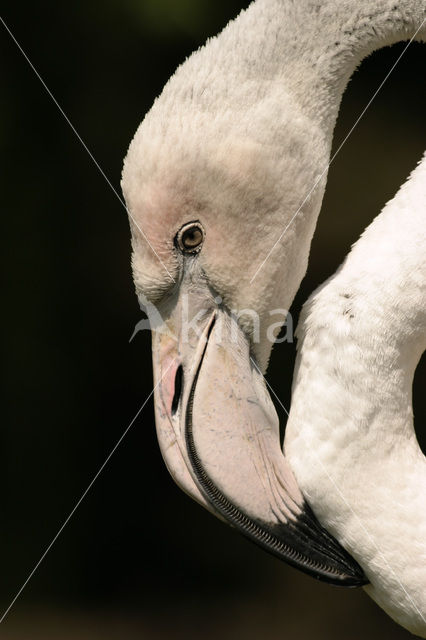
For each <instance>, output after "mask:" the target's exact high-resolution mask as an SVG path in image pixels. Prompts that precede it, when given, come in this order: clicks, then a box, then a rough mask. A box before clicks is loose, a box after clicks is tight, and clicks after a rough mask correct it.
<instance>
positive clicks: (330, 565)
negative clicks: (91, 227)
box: [153, 278, 366, 586]
mask: <svg viewBox="0 0 426 640" xmlns="http://www.w3.org/2000/svg"><path fill="white" fill-rule="evenodd" d="M215 300H216V299H215V298H214V292H213V293H212V291H211V289H210V288H209V287H208V284H206V282H205V280H204V283H201V284H199V283H194V281H193V280H191V281H189V280H186V279H185V278H184V279H183V280H182V282H181V284H180V287H179V291H178V292H177V293H175V296H174V298H173V299H171V300H169V302H168V305H167V309H166V310H165V314H164V317H165V320H164V324H163V325H162V326H161V327H159V329H158V330H157V331H155V332H154V335H153V365H154V380H155V411H156V427H157V435H158V440H159V443H160V448H161V451H162V455H163V458H164V460H165V463H166V465H167V467H168V469H169V471H170V473H171V475H172V476H173V478H174V480H175V481H176V482H177V484H178V485H179V486H180V487H181V488H182V489H183V490H184V491H185V492H186V493H188V494H189V495H190V496H191V497H192V498H194V499H195V500H197V501H198V502H199V503H200V504H202V505H203V506H204V507H205V508H207V509H209V510H210V511H211V512H213V513H214V514H215V515H217V516H218V517H219V518H221V519H223V520H225V521H227V522H228V523H229V524H231V525H232V526H234V527H236V528H237V529H239V530H240V531H241V532H242V533H243V534H244V535H245V536H246V537H248V538H249V539H251V540H252V541H253V542H255V543H257V544H258V545H260V546H261V547H263V548H264V549H266V550H267V551H269V552H271V553H273V554H274V555H276V556H278V557H279V558H281V559H283V560H285V561H286V562H288V563H289V564H291V565H293V566H295V567H297V568H299V569H301V570H302V571H304V572H306V573H309V574H310V575H313V576H314V577H315V578H317V579H320V580H324V581H326V582H330V583H333V584H337V585H342V586H359V585H362V584H365V583H366V579H365V576H364V574H363V572H362V569H361V568H360V567H359V565H358V564H357V563H356V562H355V560H354V559H353V558H352V557H351V556H350V555H349V554H348V553H347V552H346V551H345V550H344V549H343V548H342V547H341V546H340V544H339V543H338V542H337V541H336V540H335V539H334V538H333V537H332V536H331V535H330V534H329V533H328V532H327V531H326V530H325V529H323V527H322V526H321V525H320V524H319V522H318V521H317V519H316V517H315V515H314V513H313V512H312V510H311V509H310V507H309V505H308V504H307V502H306V500H305V498H304V496H303V495H302V493H301V491H300V489H299V487H298V485H297V482H296V479H295V477H294V475H293V473H292V471H291V468H290V466H289V464H288V462H287V460H286V458H285V457H284V455H283V453H282V451H281V448H280V438H279V420H278V416H277V414H276V411H275V408H274V406H273V403H272V401H271V399H270V396H269V394H268V391H267V388H266V386H265V381H264V378H263V376H262V374H261V373H260V371H259V369H258V367H257V365H256V362H255V359H254V357H253V356H252V355H251V353H250V342H249V339H248V338H247V336H246V335H245V334H244V332H243V331H242V329H241V328H240V326H239V325H238V323H237V321H236V320H235V319H234V318H233V317H232V314H231V313H230V312H229V311H228V310H227V309H226V308H224V307H223V306H221V305H218V304H217V303H216V302H215ZM185 310H186V318H185V317H184V316H185V313H184V311H185ZM188 312H189V313H188ZM182 318H183V319H182ZM188 318H190V322H189V320H188ZM185 322H186V323H187V326H186V327H185V326H184V325H185ZM188 322H189V325H190V328H189V330H188Z"/></svg>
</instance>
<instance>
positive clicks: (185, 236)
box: [176, 221, 205, 253]
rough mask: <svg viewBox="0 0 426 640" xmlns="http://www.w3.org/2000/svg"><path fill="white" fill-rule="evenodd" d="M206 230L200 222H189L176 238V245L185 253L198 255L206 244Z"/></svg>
mask: <svg viewBox="0 0 426 640" xmlns="http://www.w3.org/2000/svg"><path fill="white" fill-rule="evenodd" d="M204 235H205V233H204V229H203V227H202V225H201V223H200V222H198V221H195V222H188V224H185V225H184V226H183V227H182V228H181V229H180V231H178V234H177V236H176V244H177V246H178V247H179V249H180V250H181V251H182V252H183V253H197V252H198V251H199V250H200V249H201V246H202V244H203V242H204Z"/></svg>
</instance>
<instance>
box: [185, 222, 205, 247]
mask: <svg viewBox="0 0 426 640" xmlns="http://www.w3.org/2000/svg"><path fill="white" fill-rule="evenodd" d="M202 239H203V236H202V233H201V230H200V229H199V228H198V227H191V228H190V229H187V230H186V231H185V232H184V234H183V236H182V244H183V246H184V247H185V248H186V249H193V248H194V247H198V245H199V244H200V242H201V240H202Z"/></svg>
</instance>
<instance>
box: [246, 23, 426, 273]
mask: <svg viewBox="0 0 426 640" xmlns="http://www.w3.org/2000/svg"><path fill="white" fill-rule="evenodd" d="M425 22H426V18H425V19H424V20H423V22H422V23H421V25H420V27H419V28H418V29H417V31H416V32H415V34H414V35H413V37H412V38H411V40H409V41H408V42H407V44H406V46H405V47H404V49H403V51H402V53H401V54H400V55H399V56H398V58H397V59H396V61H395V62H394V63H393V65H392V67H391V68H390V69H389V71H388V72H387V74H386V75H385V77H384V78H383V80H382V81H381V83H380V84H379V86H378V87H377V89H376V91H375V92H374V93H373V95H372V96H371V98H370V100H369V101H368V102H367V104H366V105H365V107H364V109H363V110H362V111H361V113H360V115H359V116H358V118H357V119H356V120H355V122H354V124H353V125H352V127H351V129H350V130H349V132H348V133H347V134H346V136H345V137H344V139H343V142H341V143H340V145H339V146H338V148H337V150H336V151H335V152H334V154H333V155H332V157H331V160H330V162H329V163H328V164H327V166H326V167H325V169H324V170H323V171H322V173H321V174H320V175H319V177H318V178H317V179H316V180H315V183H314V185H313V187H312V188H311V189H310V190H309V192H308V194H307V195H306V197H305V198H304V200H303V201H302V203H301V204H300V205H299V207H298V209H297V211H296V212H295V213H294V214H293V216H292V217H291V219H290V222H288V223H287V225H286V227H285V228H284V230H283V231H282V233H281V235H280V237H279V238H278V240H277V241H276V242H275V243H274V245H273V247H272V248H271V249H270V250H269V252H268V255H267V256H266V258H265V259H264V260H263V262H262V263H261V264H260V265H259V267H258V268H257V269H256V271H255V274H254V276H253V277H252V279H251V280H250V284H252V282H253V280H254V279H255V277H256V276H257V274H258V273H259V271H260V270H261V269H262V267H263V266H264V264H265V262H266V261H267V260H268V259H269V257H270V256H271V253H272V252H273V250H274V249H275V247H276V246H277V244H278V243H279V242H280V241H281V240H282V238H283V237H284V235H285V234H286V232H287V229H288V228H289V226H290V225H291V223H292V222H293V221H294V219H295V218H296V216H297V215H298V214H299V212H300V210H301V208H302V207H303V205H304V204H305V202H306V201H307V200H308V198H309V197H310V195H311V194H312V193H313V192H314V191H315V189H316V188H317V186H318V184H319V183H320V182H321V180H322V179H323V177H324V175H325V174H326V173H327V171H328V169H329V167H330V165H331V164H332V163H333V162H334V160H335V158H336V156H337V154H338V153H339V152H340V151H341V149H342V147H343V145H344V144H345V143H346V141H347V140H348V138H349V137H350V136H351V135H352V133H353V131H354V129H355V128H356V127H357V126H358V124H359V122H360V120H361V119H362V118H363V116H364V115H365V112H366V111H367V109H368V108H369V107H370V105H371V103H372V102H373V100H374V99H375V97H376V96H377V94H378V93H379V91H380V90H381V88H382V87H383V85H384V84H385V82H386V80H387V79H388V78H389V76H390V75H391V73H392V72H393V71H394V69H395V67H396V65H397V64H398V63H399V61H400V60H401V58H402V56H403V55H404V53H405V52H406V51H407V49H408V47H409V46H410V44H411V43H412V42H413V40H414V38H415V37H416V35H417V34H418V33H419V31H420V29H421V28H422V27H423V25H424V23H425Z"/></svg>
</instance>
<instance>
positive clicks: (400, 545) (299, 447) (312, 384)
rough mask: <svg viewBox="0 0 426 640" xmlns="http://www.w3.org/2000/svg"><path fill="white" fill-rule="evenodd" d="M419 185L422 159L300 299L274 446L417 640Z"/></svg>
mask: <svg viewBox="0 0 426 640" xmlns="http://www.w3.org/2000/svg"><path fill="white" fill-rule="evenodd" d="M425 185H426V156H425V158H424V159H423V161H422V162H421V163H420V164H419V166H418V167H417V168H416V169H415V171H414V172H413V173H412V175H411V177H410V179H409V180H408V181H407V182H406V183H405V185H404V186H403V187H402V188H401V189H400V191H399V192H398V194H397V195H396V196H395V198H394V199H393V200H392V201H391V202H389V203H388V204H387V205H386V207H385V208H384V210H383V211H382V213H381V214H380V215H379V216H378V217H377V218H376V219H375V220H374V222H373V223H372V224H371V225H370V226H369V227H368V228H367V230H366V231H365V232H364V234H363V236H361V238H360V240H359V241H358V242H357V243H356V245H355V246H354V248H353V249H352V251H351V252H350V254H349V255H348V257H347V258H346V260H345V262H344V263H343V265H342V266H341V267H340V269H339V270H338V271H337V273H336V274H335V275H334V276H332V277H331V278H330V279H329V280H328V281H327V282H326V283H325V284H324V285H322V286H321V287H320V288H319V289H318V290H317V291H316V292H314V294H313V295H312V296H311V298H310V299H309V300H308V302H307V303H306V305H305V307H304V310H303V313H302V318H301V322H300V324H299V328H298V333H299V354H298V361H297V364H296V371H295V377H294V387H293V398H292V407H291V412H290V418H289V421H288V424H287V430H286V438H285V450H286V455H287V456H288V457H289V460H290V464H291V466H292V468H293V470H294V472H295V475H296V478H297V480H298V482H299V485H300V487H301V489H302V491H304V493H305V495H306V496H307V498H308V501H310V503H311V506H312V507H313V508H314V510H315V512H316V514H317V516H318V517H319V519H320V521H321V522H322V524H323V525H324V526H326V527H327V528H328V529H329V530H330V531H331V532H332V533H333V534H334V535H335V536H336V537H337V539H338V540H339V541H340V542H341V543H342V544H343V546H346V548H347V549H348V550H349V551H350V553H352V554H353V555H354V557H355V558H357V560H358V561H359V562H360V564H361V565H362V567H363V569H364V570H365V572H366V574H367V576H368V577H369V579H370V581H371V586H370V587H369V590H370V595H371V596H372V597H373V598H375V599H376V600H377V601H378V602H379V604H380V605H381V606H382V607H383V608H384V609H385V610H386V611H387V612H388V613H389V615H391V616H392V617H394V618H395V619H396V620H398V622H400V624H403V625H404V626H407V628H409V629H411V630H412V631H413V632H415V633H423V634H426V592H425V589H424V581H425V569H424V564H422V563H421V560H420V558H421V557H422V555H424V554H425V553H426V542H425V541H426V512H425V509H424V496H425V493H426V459H425V457H424V456H423V454H422V452H421V450H420V448H419V446H418V443H417V440H416V436H415V432H414V428H413V411H412V398H411V391H412V382H413V375H414V371H415V368H416V365H417V363H418V361H419V358H420V357H421V354H422V353H423V351H424V350H425V348H426V331H425V326H426V278H425V273H426V224H425V220H424V206H425V203H426V188H425ZM378 514H379V515H378ZM419 563H420V564H419ZM407 594H408V595H407ZM410 625H411V626H410ZM422 637H424V636H422Z"/></svg>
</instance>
